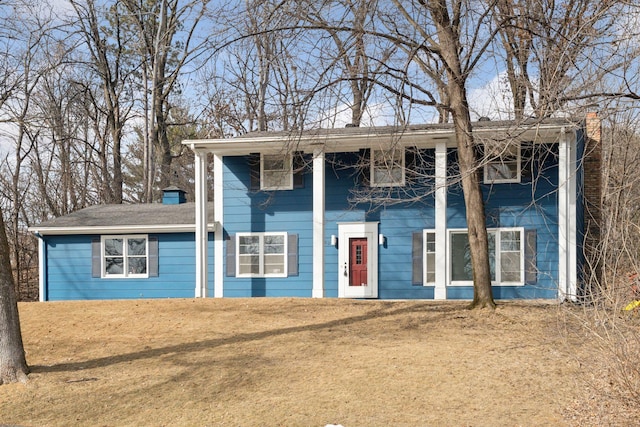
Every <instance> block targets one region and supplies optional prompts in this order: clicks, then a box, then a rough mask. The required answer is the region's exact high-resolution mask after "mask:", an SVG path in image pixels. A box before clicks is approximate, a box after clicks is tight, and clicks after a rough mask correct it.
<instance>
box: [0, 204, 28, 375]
mask: <svg viewBox="0 0 640 427" xmlns="http://www.w3.org/2000/svg"><path fill="white" fill-rule="evenodd" d="M28 373H29V368H28V367H27V361H26V359H25V354H24V347H23V345H22V334H21V332H20V318H19V316H18V302H17V300H16V294H15V289H14V286H13V275H12V274H11V263H10V261H9V242H8V241H7V234H6V232H5V228H4V219H3V217H2V210H1V209H0V384H8V383H14V382H18V381H21V382H25V381H26V380H27V374H28Z"/></svg>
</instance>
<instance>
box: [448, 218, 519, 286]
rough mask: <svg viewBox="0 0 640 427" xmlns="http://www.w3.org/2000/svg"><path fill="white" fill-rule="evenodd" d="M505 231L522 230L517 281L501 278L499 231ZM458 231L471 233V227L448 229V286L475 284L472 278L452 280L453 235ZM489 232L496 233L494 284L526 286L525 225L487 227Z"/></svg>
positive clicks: (492, 282)
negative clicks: (505, 280)
mask: <svg viewBox="0 0 640 427" xmlns="http://www.w3.org/2000/svg"><path fill="white" fill-rule="evenodd" d="M503 231H505V232H506V231H519V232H520V280H519V281H517V282H502V281H501V280H500V274H501V272H500V252H501V251H500V238H499V233H500V232H503ZM456 233H469V229H467V228H450V229H448V230H447V246H448V249H447V267H448V268H447V270H448V274H447V285H448V286H473V281H472V280H455V281H454V280H452V278H451V274H452V271H453V257H452V255H451V250H452V249H453V245H452V244H451V235H452V234H456ZM487 233H496V239H495V245H496V246H495V251H496V259H495V260H496V261H495V268H496V280H494V281H491V285H492V286H524V284H525V281H524V276H525V271H524V266H525V253H524V251H525V233H524V227H504V228H487Z"/></svg>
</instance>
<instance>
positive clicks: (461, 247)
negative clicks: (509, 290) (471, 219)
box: [449, 228, 524, 286]
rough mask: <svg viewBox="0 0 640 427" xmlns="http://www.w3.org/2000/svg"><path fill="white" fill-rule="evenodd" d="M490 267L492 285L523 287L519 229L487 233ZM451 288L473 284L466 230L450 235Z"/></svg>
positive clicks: (497, 230) (453, 232)
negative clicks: (452, 286)
mask: <svg viewBox="0 0 640 427" xmlns="http://www.w3.org/2000/svg"><path fill="white" fill-rule="evenodd" d="M487 232H488V239H489V266H490V268H491V281H492V282H493V284H494V285H522V284H523V282H524V241H523V236H524V232H523V230H522V229H517V228H516V229H512V228H502V229H493V230H487ZM449 247H450V253H449V255H450V256H449V258H450V266H451V277H450V284H451V285H462V286H468V285H471V284H472V283H473V271H472V269H471V253H470V250H469V236H468V234H467V231H466V230H454V231H451V232H450V245H449Z"/></svg>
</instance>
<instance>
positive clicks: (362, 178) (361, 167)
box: [356, 148, 373, 187]
mask: <svg viewBox="0 0 640 427" xmlns="http://www.w3.org/2000/svg"><path fill="white" fill-rule="evenodd" d="M356 167H357V168H358V184H360V185H362V186H365V187H368V186H369V184H370V182H371V179H370V177H371V168H372V167H373V164H372V163H371V150H370V149H368V148H363V149H362V150H360V152H359V155H358V164H357V165H356Z"/></svg>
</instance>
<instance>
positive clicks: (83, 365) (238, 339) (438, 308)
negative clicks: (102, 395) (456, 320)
mask: <svg viewBox="0 0 640 427" xmlns="http://www.w3.org/2000/svg"><path fill="white" fill-rule="evenodd" d="M466 306H467V305H466V304H465V305H457V304H456V305H448V304H447V305H434V304H433V303H425V304H419V305H414V304H412V305H410V306H409V307H402V308H396V309H391V310H389V309H388V308H386V307H383V308H379V309H376V310H372V311H370V312H368V313H366V314H363V315H359V316H352V317H346V318H342V319H335V320H331V321H328V322H323V323H317V324H311V325H304V326H291V327H288V328H279V329H273V330H267V331H262V332H251V333H244V334H237V335H233V336H230V337H227V338H216V339H211V340H205V341H196V342H190V343H183V344H176V345H170V346H167V347H162V348H152V349H147V350H141V351H136V352H133V353H126V354H119V355H114V356H107V357H100V358H97V359H93V360H87V361H84V362H71V363H60V364H55V365H33V366H30V369H31V373H53V372H73V371H81V370H85V369H95V368H102V367H106V366H110V365H115V364H118V363H124V362H131V361H134V360H142V359H152V358H157V357H160V356H164V355H167V354H181V353H190V352H194V351H198V350H202V349H204V348H214V347H218V346H222V345H228V344H238V343H245V342H250V341H258V340H262V339H266V338H272V337H276V336H281V335H287V334H295V333H298V332H309V331H320V330H324V329H331V328H333V327H338V326H345V325H351V324H355V323H359V322H364V321H367V320H371V319H376V318H382V317H389V316H395V315H398V314H405V313H411V312H414V313H418V312H426V311H429V312H435V313H438V315H445V314H447V313H449V314H450V313H452V312H461V311H466Z"/></svg>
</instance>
